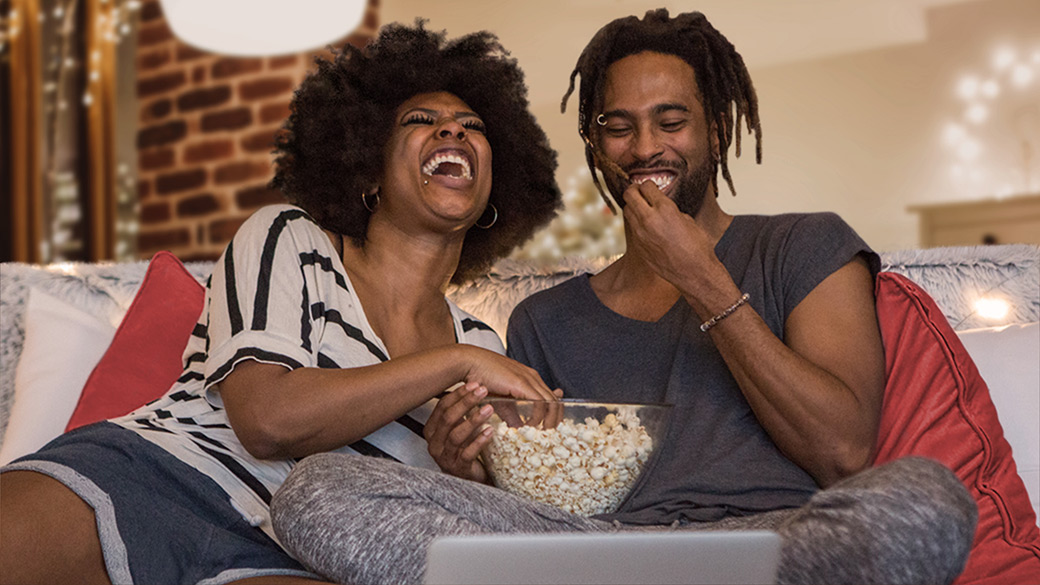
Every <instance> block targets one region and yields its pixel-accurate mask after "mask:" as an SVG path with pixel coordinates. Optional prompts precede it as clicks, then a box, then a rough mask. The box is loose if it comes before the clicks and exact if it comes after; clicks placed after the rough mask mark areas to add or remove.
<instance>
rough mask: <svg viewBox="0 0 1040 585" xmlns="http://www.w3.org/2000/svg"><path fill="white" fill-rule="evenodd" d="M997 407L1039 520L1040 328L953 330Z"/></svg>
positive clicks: (1031, 325) (1036, 325)
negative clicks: (1038, 422) (1039, 422)
mask: <svg viewBox="0 0 1040 585" xmlns="http://www.w3.org/2000/svg"><path fill="white" fill-rule="evenodd" d="M957 337H959V338H960V339H961V343H963V344H964V348H965V349H967V350H968V353H969V354H970V355H971V359H972V361H973V362H975V365H976V366H977V367H978V368H979V373H980V374H982V379H983V380H985V381H986V386H988V387H989V392H990V397H991V398H992V399H993V405H994V406H996V407H997V415H998V416H1000V424H1001V426H1002V427H1003V428H1004V438H1006V439H1007V442H1008V443H1009V444H1010V445H1011V454H1012V455H1014V457H1015V466H1016V467H1017V468H1018V475H1019V477H1021V478H1022V481H1023V482H1025V484H1026V491H1027V492H1029V501H1030V502H1031V503H1032V505H1033V512H1034V513H1035V514H1037V515H1038V516H1040V432H1037V421H1040V323H1019V324H1014V325H1004V326H1002V327H986V328H981V329H969V330H967V331H958V332H957Z"/></svg>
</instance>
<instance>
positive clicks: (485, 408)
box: [480, 404, 495, 416]
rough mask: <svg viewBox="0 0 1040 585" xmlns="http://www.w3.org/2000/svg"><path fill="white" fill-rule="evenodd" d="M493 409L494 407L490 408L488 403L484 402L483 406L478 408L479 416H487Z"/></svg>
mask: <svg viewBox="0 0 1040 585" xmlns="http://www.w3.org/2000/svg"><path fill="white" fill-rule="evenodd" d="M494 411H495V409H494V408H492V407H491V405H490V404H485V405H484V406H482V407H481V408H480V414H481V416H489V415H490V414H491V413H492V412H494Z"/></svg>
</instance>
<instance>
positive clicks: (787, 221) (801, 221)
mask: <svg viewBox="0 0 1040 585" xmlns="http://www.w3.org/2000/svg"><path fill="white" fill-rule="evenodd" d="M734 221H735V222H739V224H740V225H743V226H744V227H745V228H751V229H754V230H756V231H758V230H762V229H767V230H771V231H790V230H792V229H806V228H808V229H818V228H821V227H833V226H837V225H846V224H845V220H843V219H842V218H841V216H839V215H838V214H837V213H834V212H831V211H813V212H797V213H778V214H775V215H736V216H734Z"/></svg>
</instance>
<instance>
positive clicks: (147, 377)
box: [65, 252, 205, 431]
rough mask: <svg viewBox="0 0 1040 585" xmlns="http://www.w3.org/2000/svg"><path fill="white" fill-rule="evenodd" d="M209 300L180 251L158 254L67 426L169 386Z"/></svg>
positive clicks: (114, 412)
mask: <svg viewBox="0 0 1040 585" xmlns="http://www.w3.org/2000/svg"><path fill="white" fill-rule="evenodd" d="M204 299H205V291H204V290H203V288H202V286H201V285H200V284H199V283H198V281H196V280H195V277H194V276H192V275H191V274H190V273H189V272H188V271H187V270H186V269H185V268H184V265H183V264H181V261H180V260H178V259H177V257H176V256H174V255H173V254H171V253H169V252H159V253H157V254H156V255H155V256H153V257H152V260H151V262H150V263H149V264H148V270H147V272H145V275H144V281H143V282H142V283H141V288H140V289H138V291H137V294H136V295H135V296H134V301H133V302H132V303H131V304H130V308H129V309H128V310H127V312H126V316H124V317H123V322H122V323H120V325H119V329H117V330H116V334H115V337H114V338H113V339H112V344H111V345H110V346H108V351H106V352H105V354H104V355H103V356H102V357H101V361H100V362H98V365H97V366H95V367H94V371H93V372H91V374H90V377H89V378H87V383H86V385H85V386H84V387H83V392H82V393H81V394H80V397H79V402H78V403H77V404H76V410H75V411H73V413H72V418H70V419H69V424H68V426H66V427H65V430H66V431H71V430H72V429H74V428H77V427H81V426H83V425H88V424H90V423H93V422H97V421H100V420H105V419H108V418H113V417H117V416H122V415H124V414H127V413H129V412H131V411H133V410H134V409H135V408H137V407H139V406H141V405H143V404H146V403H148V402H151V401H152V400H155V399H156V398H158V397H160V396H162V395H163V394H164V393H165V392H166V391H167V390H169V389H170V386H172V385H173V383H174V382H175V381H176V380H177V378H178V377H179V376H180V375H181V371H182V370H183V369H184V365H183V364H182V362H181V360H182V359H183V353H184V347H185V346H186V345H187V344H188V337H189V336H190V335H191V332H192V330H193V329H194V328H195V322H196V321H197V320H198V318H199V314H200V313H202V307H203V301H204Z"/></svg>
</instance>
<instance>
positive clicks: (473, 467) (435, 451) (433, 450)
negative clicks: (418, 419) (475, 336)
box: [423, 382, 493, 483]
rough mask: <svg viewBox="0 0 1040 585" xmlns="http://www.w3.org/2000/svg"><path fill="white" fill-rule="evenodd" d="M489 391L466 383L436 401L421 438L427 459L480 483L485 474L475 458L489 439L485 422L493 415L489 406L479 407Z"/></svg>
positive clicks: (457, 475)
mask: <svg viewBox="0 0 1040 585" xmlns="http://www.w3.org/2000/svg"><path fill="white" fill-rule="evenodd" d="M487 394H488V389H487V388H485V387H484V386H481V385H480V384H477V383H476V382H468V383H467V384H466V385H464V386H462V387H460V388H458V389H457V390H455V391H454V392H449V393H448V394H447V396H445V397H444V398H441V399H440V400H439V401H438V402H437V406H436V407H435V408H434V409H433V413H432V414H430V418H429V420H427V421H426V426H425V427H424V428H423V436H424V437H425V438H426V442H427V443H428V444H429V445H428V449H429V452H430V456H431V457H433V460H434V461H436V462H437V465H438V466H440V468H441V469H442V470H443V471H444V472H445V473H450V474H451V475H454V476H456V477H461V478H463V479H469V480H472V481H477V482H480V483H488V480H489V478H488V474H487V471H486V470H485V469H484V466H483V465H482V464H481V462H480V460H479V459H478V456H479V455H480V451H481V449H483V448H484V445H486V444H487V442H488V441H489V440H490V439H491V433H492V432H493V430H492V429H491V427H489V426H487V425H486V423H487V421H488V419H489V418H491V414H492V412H493V410H492V408H491V405H490V404H485V405H484V406H483V407H481V408H478V404H479V402H480V401H481V400H482V399H483V398H484V397H486V396H487Z"/></svg>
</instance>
